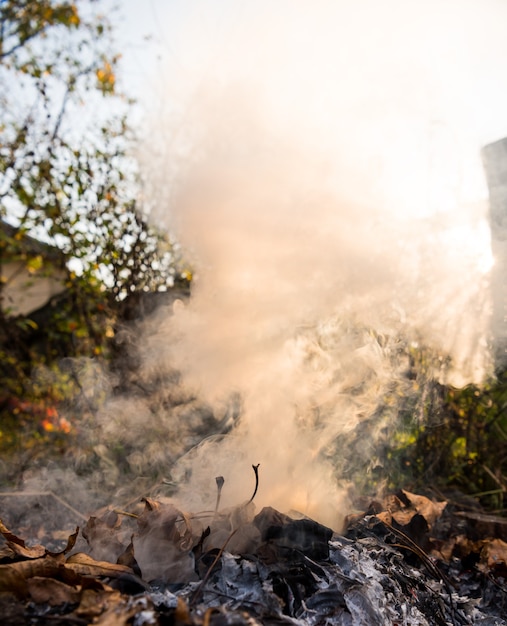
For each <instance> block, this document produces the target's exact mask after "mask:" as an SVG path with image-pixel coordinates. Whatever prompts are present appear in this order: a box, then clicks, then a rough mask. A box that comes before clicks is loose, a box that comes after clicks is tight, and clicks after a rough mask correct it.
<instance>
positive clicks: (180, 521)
mask: <svg viewBox="0 0 507 626" xmlns="http://www.w3.org/2000/svg"><path fill="white" fill-rule="evenodd" d="M506 530H507V524H504V520H503V519H502V518H496V517H492V516H487V515H483V514H481V513H478V512H468V513H467V512H463V511H459V510H457V507H455V506H453V505H451V504H448V503H446V502H434V501H432V500H430V499H428V498H426V497H423V496H416V495H414V494H411V493H408V492H406V491H401V492H399V493H397V494H396V495H392V496H389V497H388V498H386V499H385V500H384V501H383V502H372V503H369V506H368V507H367V510H366V511H365V512H364V513H361V514H358V515H356V516H354V517H351V518H350V519H349V521H348V525H347V528H346V530H345V531H344V533H343V534H340V535H338V534H336V533H333V532H332V531H331V530H330V529H329V528H326V527H325V526H322V525H321V524H319V523H317V522H315V521H313V520H311V519H308V518H305V517H303V516H301V517H298V518H295V517H289V516H287V515H284V514H282V513H280V512H278V511H276V510H275V509H272V508H264V509H262V510H261V511H260V512H258V513H256V512H255V506H254V504H253V502H252V501H249V502H248V503H245V504H243V505H241V506H237V507H235V508H233V509H229V510H227V511H220V512H213V511H212V512H201V513H199V514H195V515H189V514H186V513H184V512H182V511H179V510H178V509H176V508H175V507H174V505H173V504H171V503H170V502H158V501H154V500H150V499H144V500H143V501H142V503H140V504H139V505H138V509H135V510H134V511H129V512H122V513H120V512H115V511H112V510H108V511H104V512H102V514H101V515H100V516H97V517H91V518H90V519H89V520H88V521H87V523H86V524H85V525H84V526H83V527H82V528H81V529H80V530H79V529H76V532H75V533H72V534H71V535H70V536H69V537H68V540H67V543H66V545H65V547H64V548H62V549H60V550H53V551H51V550H49V549H47V548H45V547H43V546H42V545H31V546H29V545H27V544H26V543H25V541H23V540H22V539H21V538H20V537H18V536H16V534H14V533H13V532H11V530H9V529H8V528H6V526H5V525H4V524H3V523H1V525H0V533H1V535H2V536H3V539H4V541H3V547H2V548H1V552H0V556H1V565H0V616H1V617H2V620H1V623H2V624H5V625H9V626H18V625H19V626H22V625H23V626H24V625H26V624H34V625H41V626H42V625H44V626H46V625H50V624H51V625H55V624H69V625H75V626H86V625H88V624H97V625H101V626H123V625H127V624H129V625H132V626H145V625H166V624H167V625H169V624H170V625H175V626H178V625H188V626H194V625H195V626H197V625H199V626H201V625H202V626H220V625H226V624H229V625H231V626H232V625H241V624H250V625H254V624H305V625H308V624H309V625H315V626H316V625H320V624H323V625H324V624H326V625H334V624H336V625H355V624H364V625H367V626H375V625H379V626H380V625H386V624H393V625H401V624H407V625H414V626H415V625H417V626H423V625H424V624H430V625H433V624H442V625H447V624H459V625H461V624H483V625H484V626H492V625H500V624H507V621H506V620H505V619H504V618H503V617H502V616H504V615H507V582H506V581H507V543H506V540H507V536H504V533H505V534H507V532H506Z"/></svg>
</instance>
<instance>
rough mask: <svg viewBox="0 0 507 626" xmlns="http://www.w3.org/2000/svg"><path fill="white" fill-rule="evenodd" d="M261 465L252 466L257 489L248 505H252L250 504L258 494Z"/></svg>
mask: <svg viewBox="0 0 507 626" xmlns="http://www.w3.org/2000/svg"><path fill="white" fill-rule="evenodd" d="M259 465H260V463H257V465H252V469H253V471H254V473H255V489H254V492H253V494H252V497H251V498H250V500H248V504H250V502H253V499H254V498H255V494H256V493H257V489H258V488H259Z"/></svg>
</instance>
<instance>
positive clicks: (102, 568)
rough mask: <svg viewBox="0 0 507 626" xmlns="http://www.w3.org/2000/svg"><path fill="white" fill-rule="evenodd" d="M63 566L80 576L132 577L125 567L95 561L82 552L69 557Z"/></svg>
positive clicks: (129, 569) (130, 571)
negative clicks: (128, 575) (125, 575)
mask: <svg viewBox="0 0 507 626" xmlns="http://www.w3.org/2000/svg"><path fill="white" fill-rule="evenodd" d="M65 566H66V568H69V569H71V570H72V571H74V572H76V573H77V574H80V575H81V576H107V577H109V578H118V577H119V576H123V575H124V574H130V575H133V571H132V569H131V568H130V567H127V566H126V565H118V564H117V563H109V562H107V561H96V560H95V559H93V558H92V557H91V556H88V554H84V553H83V552H78V553H77V554H72V555H71V556H69V557H68V559H67V561H66V563H65Z"/></svg>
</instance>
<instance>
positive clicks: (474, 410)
mask: <svg viewBox="0 0 507 626" xmlns="http://www.w3.org/2000/svg"><path fill="white" fill-rule="evenodd" d="M428 385H429V386H430V387H431V391H430V393H426V395H425V397H424V399H423V402H424V405H425V406H424V413H425V418H424V420H422V421H419V420H414V419H413V416H410V417H409V416H406V418H405V420H404V423H403V425H402V428H401V429H400V428H398V431H397V432H396V433H394V435H393V440H392V442H391V445H390V446H389V448H388V450H387V454H386V456H387V461H386V465H385V467H384V476H386V477H388V480H389V482H390V486H392V487H399V486H400V485H407V484H410V485H411V486H412V488H413V489H416V490H417V489H419V490H421V489H424V488H425V487H428V486H431V487H434V488H437V489H438V488H440V489H444V490H448V489H458V490H460V491H461V492H463V493H467V494H469V495H472V496H475V497H476V498H478V499H479V500H480V501H481V503H482V504H483V505H484V506H486V507H488V508H489V509H494V510H497V511H503V510H504V509H507V371H503V372H499V373H498V374H497V376H496V377H494V378H492V379H490V380H489V381H487V382H486V383H485V384H484V385H481V386H478V385H468V386H466V387H464V388H463V389H455V388H452V387H446V386H443V385H440V384H438V383H436V382H431V383H428Z"/></svg>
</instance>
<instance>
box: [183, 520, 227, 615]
mask: <svg viewBox="0 0 507 626" xmlns="http://www.w3.org/2000/svg"><path fill="white" fill-rule="evenodd" d="M238 530H239V529H238V528H236V530H233V531H232V533H231V534H230V535H229V536H228V537H227V539H226V541H225V543H224V544H223V546H222V547H221V548H220V550H219V551H218V553H217V555H216V557H215V558H214V559H213V563H212V564H211V565H210V566H209V568H208V571H207V572H206V574H205V575H204V578H203V579H202V580H201V583H200V585H199V586H198V587H197V589H196V590H195V592H194V594H193V596H192V597H191V599H190V604H191V605H192V604H195V603H196V602H197V599H198V598H199V596H200V595H201V592H202V590H203V588H204V585H205V584H206V583H207V582H208V578H209V577H210V576H211V572H212V571H213V569H214V567H215V565H216V564H217V563H218V561H219V560H220V557H221V556H222V554H223V553H224V550H225V548H226V547H227V544H228V543H229V541H230V540H231V539H232V538H233V537H234V535H235V534H236V533H237V532H238Z"/></svg>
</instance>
